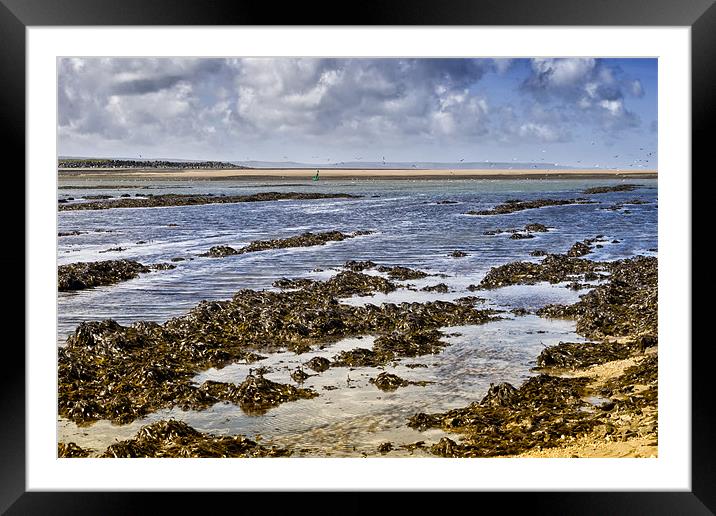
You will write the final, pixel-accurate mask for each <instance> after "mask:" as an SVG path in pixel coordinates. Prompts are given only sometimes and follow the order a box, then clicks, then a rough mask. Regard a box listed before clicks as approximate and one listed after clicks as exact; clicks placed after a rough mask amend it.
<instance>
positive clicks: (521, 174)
mask: <svg viewBox="0 0 716 516" xmlns="http://www.w3.org/2000/svg"><path fill="white" fill-rule="evenodd" d="M316 170H320V173H319V177H320V178H321V179H449V178H461V179H469V178H475V179H547V178H549V179H590V178H591V179H598V178H610V179H614V178H620V177H621V178H642V179H655V178H657V176H658V172H657V171H656V170H596V169H574V170H570V169H553V170H550V169H543V170H531V169H507V170H505V169H502V170H495V169H482V170H480V169H472V170H470V169H465V170H461V169H456V170H437V169H431V170H427V169H423V170H416V169H348V168H345V169H324V170H321V169H320V168H290V169H289V168H283V169H276V168H274V169H205V170H201V169H189V170H187V169H183V170H179V169H177V170H168V169H160V170H157V169H116V168H114V169H97V168H92V169H76V168H72V169H58V171H57V172H58V175H59V177H60V178H61V179H69V178H72V179H107V178H112V179H159V180H162V179H166V180H182V179H186V180H256V179H301V178H304V179H310V178H311V177H312V176H313V175H314V174H315V172H316Z"/></svg>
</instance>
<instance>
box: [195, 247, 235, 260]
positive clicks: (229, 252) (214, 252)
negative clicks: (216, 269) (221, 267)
mask: <svg viewBox="0 0 716 516" xmlns="http://www.w3.org/2000/svg"><path fill="white" fill-rule="evenodd" d="M235 254H239V252H238V251H237V250H236V249H234V248H233V247H230V246H228V245H215V246H213V247H211V248H210V249H209V250H208V251H207V252H205V253H202V254H200V255H199V256H210V257H212V258H224V257H225V256H233V255H235Z"/></svg>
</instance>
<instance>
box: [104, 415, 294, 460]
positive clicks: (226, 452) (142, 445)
mask: <svg viewBox="0 0 716 516" xmlns="http://www.w3.org/2000/svg"><path fill="white" fill-rule="evenodd" d="M288 455H290V451H289V450H287V449H286V448H278V447H271V448H269V447H265V446H261V445H259V444H258V443H256V442H255V441H252V440H250V439H247V438H246V437H244V436H241V435H234V436H216V435H213V434H205V433H202V432H199V431H198V430H195V429H194V428H192V427H190V426H189V425H187V424H186V423H184V422H181V421H175V420H168V421H167V420H162V421H157V422H156V423H152V424H151V425H147V426H143V427H142V428H141V429H140V430H139V432H137V435H136V436H135V437H133V438H132V439H127V440H125V441H120V442H118V443H115V444H113V445H111V446H110V447H109V448H107V450H106V451H105V452H104V453H103V454H102V455H101V457H111V458H135V457H155V458H169V457H182V458H189V457H192V458H195V457H285V456H288Z"/></svg>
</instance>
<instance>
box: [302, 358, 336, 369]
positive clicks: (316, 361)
mask: <svg viewBox="0 0 716 516" xmlns="http://www.w3.org/2000/svg"><path fill="white" fill-rule="evenodd" d="M304 365H305V366H306V367H308V368H309V369H312V370H314V371H316V372H317V373H322V372H323V371H327V370H328V368H329V367H331V361H330V360H328V359H327V358H323V357H313V358H312V359H311V360H309V361H308V362H306V363H305V364H304Z"/></svg>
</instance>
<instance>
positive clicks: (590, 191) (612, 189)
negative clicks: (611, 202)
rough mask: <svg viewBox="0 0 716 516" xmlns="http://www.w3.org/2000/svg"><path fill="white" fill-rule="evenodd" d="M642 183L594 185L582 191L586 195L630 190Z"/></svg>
mask: <svg viewBox="0 0 716 516" xmlns="http://www.w3.org/2000/svg"><path fill="white" fill-rule="evenodd" d="M641 186H643V185H615V186H594V187H592V188H587V189H586V190H584V191H583V192H582V193H583V194H587V195H594V194H602V193H610V192H631V191H632V190H636V189H637V188H639V187H641Z"/></svg>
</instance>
